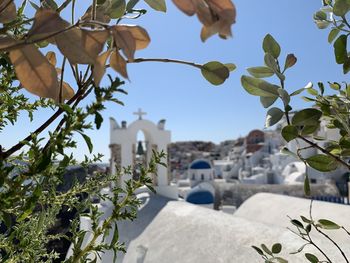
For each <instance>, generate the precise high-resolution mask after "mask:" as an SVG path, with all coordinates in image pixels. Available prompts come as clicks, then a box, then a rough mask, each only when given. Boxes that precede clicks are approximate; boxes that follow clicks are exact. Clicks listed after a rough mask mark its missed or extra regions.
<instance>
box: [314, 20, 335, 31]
mask: <svg viewBox="0 0 350 263" xmlns="http://www.w3.org/2000/svg"><path fill="white" fill-rule="evenodd" d="M315 23H316V26H317V27H318V28H319V29H326V28H327V27H328V26H329V25H330V24H331V23H330V22H329V21H319V20H316V21H315Z"/></svg>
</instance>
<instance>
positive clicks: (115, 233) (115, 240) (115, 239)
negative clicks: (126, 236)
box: [111, 223, 119, 247]
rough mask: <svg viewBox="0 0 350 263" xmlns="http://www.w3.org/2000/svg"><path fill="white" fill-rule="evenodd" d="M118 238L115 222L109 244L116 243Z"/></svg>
mask: <svg viewBox="0 0 350 263" xmlns="http://www.w3.org/2000/svg"><path fill="white" fill-rule="evenodd" d="M118 239H119V230H118V225H117V223H115V224H114V232H113V238H112V241H111V246H112V247H113V246H114V245H115V244H117V242H118Z"/></svg>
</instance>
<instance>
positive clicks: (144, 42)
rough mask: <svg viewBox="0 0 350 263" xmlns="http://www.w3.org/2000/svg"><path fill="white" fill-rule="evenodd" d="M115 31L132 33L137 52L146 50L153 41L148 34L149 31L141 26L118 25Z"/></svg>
mask: <svg viewBox="0 0 350 263" xmlns="http://www.w3.org/2000/svg"><path fill="white" fill-rule="evenodd" d="M115 30H116V31H117V32H121V31H128V32H130V33H131V35H132V37H133V38H134V40H135V48H136V50H139V49H144V48H146V47H147V46H148V44H149V43H150V42H151V39H150V37H149V35H148V33H147V31H146V30H145V29H144V28H142V27H140V26H132V25H117V26H115Z"/></svg>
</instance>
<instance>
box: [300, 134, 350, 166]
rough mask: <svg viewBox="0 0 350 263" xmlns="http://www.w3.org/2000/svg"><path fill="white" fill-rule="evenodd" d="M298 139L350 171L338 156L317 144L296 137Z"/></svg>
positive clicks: (301, 137)
mask: <svg viewBox="0 0 350 263" xmlns="http://www.w3.org/2000/svg"><path fill="white" fill-rule="evenodd" d="M298 138H300V139H302V140H303V141H304V142H306V143H308V144H310V145H311V146H312V147H314V148H316V149H318V150H320V151H321V152H323V153H324V154H326V155H328V156H330V157H332V158H334V159H335V160H336V161H337V162H338V163H340V164H342V165H344V166H345V167H346V168H348V169H350V165H349V164H348V163H347V162H345V161H344V160H342V159H340V158H339V157H338V156H336V155H334V154H332V153H330V152H328V151H327V150H326V149H324V148H322V147H321V146H319V145H318V144H317V143H314V142H312V141H310V140H309V139H306V138H305V137H303V136H301V135H298Z"/></svg>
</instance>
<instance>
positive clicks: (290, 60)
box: [283, 54, 297, 71]
mask: <svg viewBox="0 0 350 263" xmlns="http://www.w3.org/2000/svg"><path fill="white" fill-rule="evenodd" d="M295 63H297V58H296V57H295V56H294V54H288V55H287V57H286V62H285V63H284V70H283V71H285V70H286V69H288V68H291V67H293V66H294V65H295Z"/></svg>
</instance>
